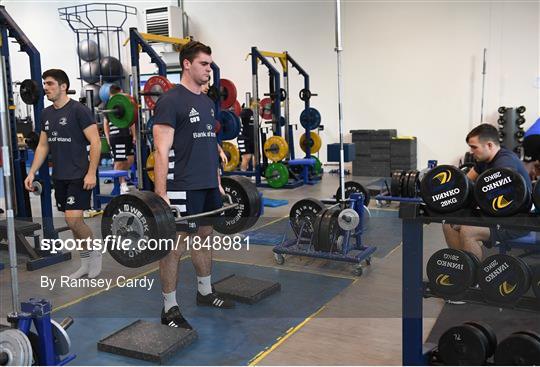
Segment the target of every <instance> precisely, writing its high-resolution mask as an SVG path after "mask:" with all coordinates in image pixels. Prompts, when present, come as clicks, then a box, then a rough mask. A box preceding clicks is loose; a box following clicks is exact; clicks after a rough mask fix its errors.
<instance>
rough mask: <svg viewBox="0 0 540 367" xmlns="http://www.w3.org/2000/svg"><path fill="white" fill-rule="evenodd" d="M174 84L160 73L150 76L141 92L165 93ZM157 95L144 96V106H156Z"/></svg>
mask: <svg viewBox="0 0 540 367" xmlns="http://www.w3.org/2000/svg"><path fill="white" fill-rule="evenodd" d="M173 87H174V84H173V83H171V82H170V81H169V79H167V78H165V77H163V76H161V75H155V76H152V77H150V79H148V80H147V81H146V83H145V84H144V90H143V93H160V94H162V93H165V92H166V91H168V90H169V89H171V88H173ZM158 98H159V96H152V95H147V96H144V102H145V103H146V106H147V107H148V108H149V109H151V110H153V109H154V107H156V102H157V100H158ZM235 98H236V97H235Z"/></svg>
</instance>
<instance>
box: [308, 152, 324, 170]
mask: <svg viewBox="0 0 540 367" xmlns="http://www.w3.org/2000/svg"><path fill="white" fill-rule="evenodd" d="M310 158H313V159H315V165H314V166H313V173H314V174H315V175H320V174H322V173H323V168H322V163H321V161H320V160H319V158H317V157H315V156H314V155H313V156H311V157H310Z"/></svg>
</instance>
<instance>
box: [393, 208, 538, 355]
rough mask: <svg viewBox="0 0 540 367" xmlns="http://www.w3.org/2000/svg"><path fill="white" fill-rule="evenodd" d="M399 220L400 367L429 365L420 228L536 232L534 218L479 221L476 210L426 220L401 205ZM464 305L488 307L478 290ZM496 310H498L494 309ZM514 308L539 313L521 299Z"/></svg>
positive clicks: (531, 302)
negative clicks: (424, 331) (435, 225)
mask: <svg viewBox="0 0 540 367" xmlns="http://www.w3.org/2000/svg"><path fill="white" fill-rule="evenodd" d="M399 217H400V218H401V219H402V220H403V227H402V238H403V250H402V252H403V260H402V261H403V262H402V265H403V267H402V272H403V274H402V286H403V289H402V292H403V293H402V309H403V311H402V343H403V356H402V358H403V359H402V363H403V365H427V364H429V358H430V354H431V352H432V348H431V349H430V348H429V347H428V346H427V345H426V346H425V348H424V346H423V336H422V322H423V319H422V301H423V299H424V298H426V297H432V296H433V294H431V293H430V292H429V289H428V288H427V287H426V286H425V283H424V281H423V226H424V224H431V223H442V224H461V225H469V226H476V227H489V228H497V229H510V230H526V231H540V225H539V222H538V217H533V216H523V217H505V218H502V217H500V218H497V217H481V216H479V214H478V211H476V210H461V211H458V212H454V213H452V216H442V215H441V216H437V215H435V216H429V215H427V213H425V211H424V209H423V205H420V204H417V203H405V202H404V203H402V204H401V205H400V209H399ZM463 300H464V301H467V302H474V303H482V304H486V305H491V304H489V303H486V302H485V301H484V300H483V297H482V295H481V294H480V291H479V290H475V289H470V290H469V291H467V292H466V294H465V295H464V298H463ZM494 307H500V306H494ZM514 308H517V309H521V310H526V311H531V312H540V302H539V301H538V300H536V299H534V298H530V297H523V298H522V299H520V301H519V302H518V303H517V304H516V305H515V306H514Z"/></svg>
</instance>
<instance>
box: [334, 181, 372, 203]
mask: <svg viewBox="0 0 540 367" xmlns="http://www.w3.org/2000/svg"><path fill="white" fill-rule="evenodd" d="M353 192H361V193H363V194H364V205H365V206H369V201H370V200H371V195H370V194H369V191H368V190H367V189H366V188H365V187H364V186H363V185H362V184H361V183H359V182H356V181H347V182H345V199H348V198H349V197H350V196H351V194H352V193H353ZM335 198H336V199H337V200H341V186H340V187H338V189H337V191H336V196H335Z"/></svg>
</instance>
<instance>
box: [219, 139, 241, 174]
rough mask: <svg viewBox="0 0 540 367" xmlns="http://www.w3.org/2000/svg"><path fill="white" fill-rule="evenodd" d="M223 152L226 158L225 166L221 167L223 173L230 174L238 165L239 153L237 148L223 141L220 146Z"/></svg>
mask: <svg viewBox="0 0 540 367" xmlns="http://www.w3.org/2000/svg"><path fill="white" fill-rule="evenodd" d="M222 148H223V152H224V153H225V155H226V156H227V164H225V166H224V167H223V169H224V170H225V172H231V171H234V170H235V169H236V167H238V165H239V164H240V151H239V150H238V147H237V146H236V145H234V144H233V143H231V142H228V141H224V142H223V144H222Z"/></svg>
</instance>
